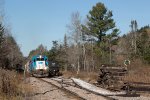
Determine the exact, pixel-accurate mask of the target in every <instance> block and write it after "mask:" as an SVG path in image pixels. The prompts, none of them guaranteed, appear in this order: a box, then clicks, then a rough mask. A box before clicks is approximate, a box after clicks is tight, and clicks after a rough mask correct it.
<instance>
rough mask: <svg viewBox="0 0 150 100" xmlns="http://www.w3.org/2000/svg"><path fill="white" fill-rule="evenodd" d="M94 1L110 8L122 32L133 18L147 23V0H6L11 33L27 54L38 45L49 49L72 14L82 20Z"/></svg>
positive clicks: (141, 22)
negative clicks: (76, 13) (77, 14)
mask: <svg viewBox="0 0 150 100" xmlns="http://www.w3.org/2000/svg"><path fill="white" fill-rule="evenodd" d="M97 2H102V3H104V4H105V6H106V7H107V8H108V9H109V10H112V11H113V15H114V16H113V18H114V20H115V21H116V26H117V27H118V28H119V29H120V31H121V34H125V33H127V32H128V31H129V30H130V28H129V24H130V21H131V20H133V19H135V20H137V22H138V25H139V27H141V26H144V25H148V24H149V23H150V14H149V10H150V0H5V13H6V16H7V19H8V21H9V22H8V23H11V24H10V25H11V29H12V30H11V31H12V35H13V36H14V37H15V39H16V40H17V43H18V44H19V45H20V47H21V51H22V52H23V54H24V55H25V56H27V55H28V53H29V52H30V51H31V50H33V49H35V48H37V46H38V45H40V44H43V45H45V46H47V48H48V49H50V47H51V46H52V41H53V40H58V41H60V40H61V41H63V37H64V34H65V33H67V28H66V25H67V24H69V22H70V16H71V13H72V12H76V11H78V12H79V13H80V15H81V17H82V19H85V18H86V15H87V14H88V12H89V10H91V9H92V6H94V5H95V4H96V3H97Z"/></svg>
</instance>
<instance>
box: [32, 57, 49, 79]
mask: <svg viewBox="0 0 150 100" xmlns="http://www.w3.org/2000/svg"><path fill="white" fill-rule="evenodd" d="M29 72H30V74H31V75H33V76H35V77H47V76H49V63H48V58H47V57H46V56H43V55H36V56H33V57H32V59H31V61H30V63H29Z"/></svg>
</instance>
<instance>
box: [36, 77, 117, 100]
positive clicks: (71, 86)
mask: <svg viewBox="0 0 150 100" xmlns="http://www.w3.org/2000/svg"><path fill="white" fill-rule="evenodd" d="M38 80H40V81H43V82H46V83H48V84H50V85H53V86H55V87H57V88H58V89H60V90H62V91H64V92H67V93H69V94H71V95H73V96H75V97H77V98H78V99H79V100H94V99H95V100H115V99H114V98H112V97H109V96H104V95H100V94H97V93H94V92H91V91H88V90H86V89H82V88H81V87H79V86H77V85H76V84H75V83H74V82H73V80H71V79H64V78H62V77H61V78H38Z"/></svg>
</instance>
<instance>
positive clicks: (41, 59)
mask: <svg viewBox="0 0 150 100" xmlns="http://www.w3.org/2000/svg"><path fill="white" fill-rule="evenodd" d="M36 60H37V61H44V58H37V59H36Z"/></svg>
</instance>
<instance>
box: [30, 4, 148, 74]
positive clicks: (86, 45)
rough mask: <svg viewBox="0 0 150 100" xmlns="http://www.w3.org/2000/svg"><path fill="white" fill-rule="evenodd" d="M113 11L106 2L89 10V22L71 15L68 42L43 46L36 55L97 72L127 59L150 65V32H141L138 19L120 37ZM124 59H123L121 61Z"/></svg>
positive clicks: (62, 66) (77, 13)
mask: <svg viewBox="0 0 150 100" xmlns="http://www.w3.org/2000/svg"><path fill="white" fill-rule="evenodd" d="M112 16H113V14H112V11H110V10H108V9H107V8H106V7H105V5H104V4H103V3H97V4H96V5H95V6H93V7H92V9H91V10H90V11H89V14H88V15H87V18H86V21H85V22H83V21H82V20H81V16H80V14H79V12H75V13H73V14H72V15H71V22H70V24H68V25H67V29H68V33H67V34H65V36H64V41H63V42H62V43H59V42H58V41H53V46H52V48H51V49H50V50H47V49H46V48H45V47H44V46H42V45H40V46H39V47H38V48H37V49H36V50H33V51H31V52H30V55H29V56H31V55H33V54H45V55H47V56H48V58H49V60H53V61H56V62H58V63H59V65H60V66H61V68H62V69H63V70H66V71H67V70H73V71H77V73H79V72H80V71H81V70H82V71H88V72H89V71H96V70H97V69H98V68H99V67H100V66H101V64H113V65H118V64H123V62H124V60H126V59H129V60H134V59H138V58H139V59H141V60H142V61H143V64H149V63H150V29H149V26H145V27H143V28H141V29H138V24H137V22H136V21H135V20H133V21H131V25H130V26H131V31H130V32H129V33H128V34H125V35H123V36H119V33H120V31H119V29H118V28H116V26H115V21H114V19H113V18H112ZM120 58H122V59H120Z"/></svg>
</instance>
